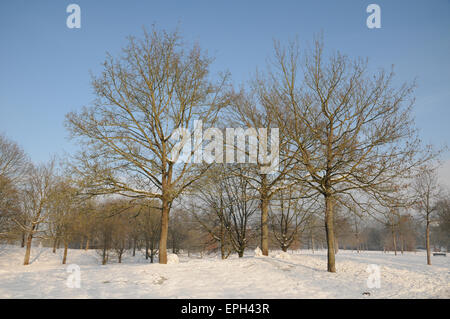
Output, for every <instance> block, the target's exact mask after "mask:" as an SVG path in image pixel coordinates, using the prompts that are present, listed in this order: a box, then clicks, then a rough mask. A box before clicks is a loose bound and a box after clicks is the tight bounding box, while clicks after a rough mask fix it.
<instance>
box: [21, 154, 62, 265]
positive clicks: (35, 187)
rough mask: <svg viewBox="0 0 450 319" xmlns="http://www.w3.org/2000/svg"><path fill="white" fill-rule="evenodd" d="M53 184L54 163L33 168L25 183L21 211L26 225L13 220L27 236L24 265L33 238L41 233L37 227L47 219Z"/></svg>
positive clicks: (27, 261) (28, 261)
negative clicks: (24, 216)
mask: <svg viewBox="0 0 450 319" xmlns="http://www.w3.org/2000/svg"><path fill="white" fill-rule="evenodd" d="M54 183H55V175H54V161H51V162H50V163H48V164H45V165H44V164H41V165H39V166H36V167H33V168H32V169H31V171H30V173H29V175H28V176H27V179H26V181H25V186H24V190H23V201H22V202H23V208H22V209H23V212H24V214H25V215H26V216H27V218H26V223H24V219H19V218H14V221H15V222H16V223H17V225H18V226H19V227H20V228H21V229H22V230H23V231H24V232H25V233H26V234H27V239H26V252H25V258H24V262H23V264H24V265H28V264H29V263H30V253H31V244H32V240H33V237H35V235H36V234H37V233H38V232H42V231H43V230H41V229H39V226H40V225H41V224H42V223H44V222H45V221H46V220H47V218H48V215H49V208H50V205H49V204H50V198H51V194H52V191H53V187H54Z"/></svg>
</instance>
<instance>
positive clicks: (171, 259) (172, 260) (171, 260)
mask: <svg viewBox="0 0 450 319" xmlns="http://www.w3.org/2000/svg"><path fill="white" fill-rule="evenodd" d="M179 263H180V259H179V258H178V256H177V255H176V254H167V264H179Z"/></svg>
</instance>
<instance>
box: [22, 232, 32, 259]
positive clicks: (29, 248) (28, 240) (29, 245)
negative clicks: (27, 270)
mask: <svg viewBox="0 0 450 319" xmlns="http://www.w3.org/2000/svg"><path fill="white" fill-rule="evenodd" d="M33 229H34V227H33ZM32 240H33V231H31V232H30V233H29V234H28V237H27V244H26V247H27V248H26V251H25V258H24V260H23V264H24V265H29V264H30V254H31V242H32Z"/></svg>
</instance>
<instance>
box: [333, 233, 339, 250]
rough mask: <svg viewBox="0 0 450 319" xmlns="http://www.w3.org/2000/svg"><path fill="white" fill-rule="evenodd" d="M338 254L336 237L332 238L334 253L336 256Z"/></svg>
mask: <svg viewBox="0 0 450 319" xmlns="http://www.w3.org/2000/svg"><path fill="white" fill-rule="evenodd" d="M338 252H339V242H338V238H337V236H334V253H335V254H337V253H338Z"/></svg>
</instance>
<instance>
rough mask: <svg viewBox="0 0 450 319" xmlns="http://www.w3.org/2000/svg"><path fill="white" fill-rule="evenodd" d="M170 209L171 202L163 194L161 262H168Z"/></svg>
mask: <svg viewBox="0 0 450 319" xmlns="http://www.w3.org/2000/svg"><path fill="white" fill-rule="evenodd" d="M169 210H170V203H169V201H168V200H167V199H166V198H165V196H163V201H162V214H161V237H160V240H159V263H160V264H167V236H168V233H169Z"/></svg>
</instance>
